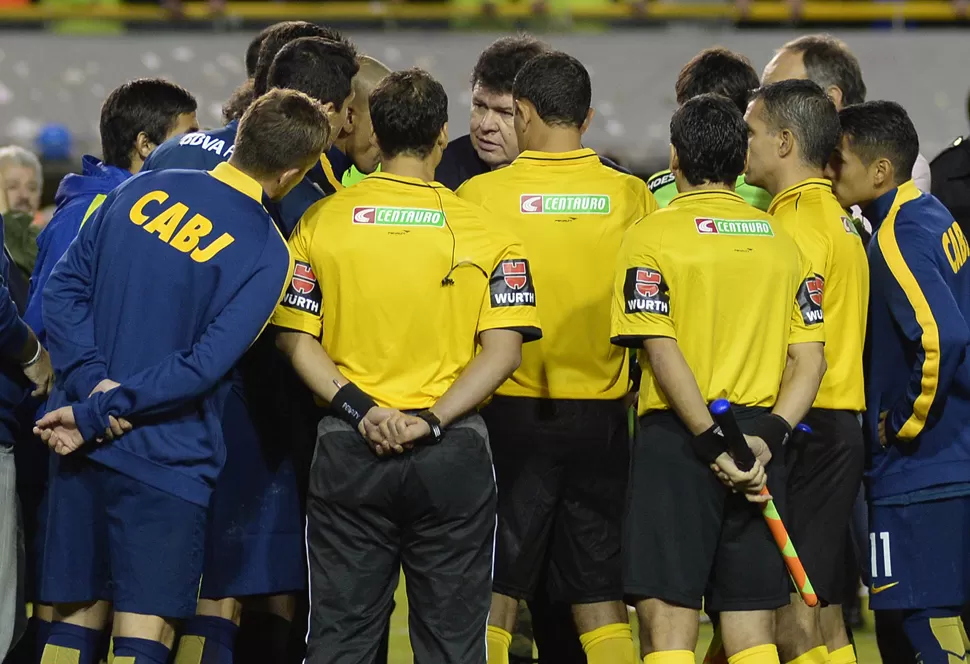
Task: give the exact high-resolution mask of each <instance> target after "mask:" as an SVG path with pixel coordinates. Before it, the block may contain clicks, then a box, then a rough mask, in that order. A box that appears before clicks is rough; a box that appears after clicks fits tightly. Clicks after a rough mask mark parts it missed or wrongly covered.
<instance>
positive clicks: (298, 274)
mask: <svg viewBox="0 0 970 664" xmlns="http://www.w3.org/2000/svg"><path fill="white" fill-rule="evenodd" d="M322 302H323V291H322V290H321V289H320V284H318V283H317V277H316V275H314V274H313V269H311V268H310V264H309V263H304V262H303V261H296V262H295V264H294V266H293V278H292V279H290V283H289V285H288V286H287V287H286V294H285V295H283V305H284V306H287V307H290V308H292V309H297V310H299V311H302V312H304V313H308V314H313V315H314V316H319V315H320V305H321V303H322Z"/></svg>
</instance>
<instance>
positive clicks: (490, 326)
mask: <svg viewBox="0 0 970 664" xmlns="http://www.w3.org/2000/svg"><path fill="white" fill-rule="evenodd" d="M496 256H497V260H496V261H495V264H494V265H493V266H492V273H491V275H490V276H489V279H488V288H487V289H486V290H485V295H484V297H483V298H482V306H481V309H480V311H479V314H478V331H479V332H484V331H485V330H497V329H508V330H515V331H516V332H520V333H521V334H522V337H523V338H524V340H525V341H535V340H536V339H539V338H540V337H542V328H541V326H540V325H539V313H538V310H537V309H536V291H535V284H534V282H533V280H532V272H531V270H530V267H529V259H528V258H526V256H525V251H524V250H523V248H522V245H521V244H518V243H517V242H516V243H513V244H509V245H506V247H505V248H504V249H503V250H502V251H500V252H498V253H497V254H496Z"/></svg>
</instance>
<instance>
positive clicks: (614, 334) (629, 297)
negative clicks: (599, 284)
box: [610, 222, 677, 348]
mask: <svg viewBox="0 0 970 664" xmlns="http://www.w3.org/2000/svg"><path fill="white" fill-rule="evenodd" d="M641 224H642V222H641ZM641 224H637V225H636V226H634V227H633V228H632V229H630V231H629V232H628V233H627V234H626V237H624V239H623V246H622V247H621V248H620V256H619V259H618V262H617V267H616V275H615V277H614V280H613V306H612V313H611V319H610V336H611V338H612V340H613V343H614V344H616V345H618V346H628V347H632V348H639V347H640V346H641V345H642V343H643V340H644V338H646V337H670V338H671V339H676V338H677V333H676V331H675V329H674V321H673V319H671V317H670V286H669V284H668V282H667V278H666V277H665V276H664V272H663V268H664V266H663V265H662V264H661V260H660V239H659V236H660V235H661V234H660V233H656V232H646V231H645V229H644V228H643V227H642V225H641ZM668 276H670V275H668Z"/></svg>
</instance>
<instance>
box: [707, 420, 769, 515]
mask: <svg viewBox="0 0 970 664" xmlns="http://www.w3.org/2000/svg"><path fill="white" fill-rule="evenodd" d="M744 438H745V442H747V443H748V447H750V448H751V451H752V452H753V453H754V455H755V462H754V466H752V467H751V469H750V470H748V471H747V472H743V471H742V470H741V469H740V468H738V466H737V464H736V463H735V462H734V458H733V457H732V456H731V455H730V454H728V453H727V452H725V453H723V454H721V455H720V456H719V457H718V458H717V459H716V460H715V462H714V463H712V464H711V470H713V471H714V473H715V474H716V475H717V477H718V479H719V480H721V482H722V483H723V484H724V485H725V486H727V487H728V488H729V489H731V490H732V491H734V492H736V493H744V497H745V498H747V499H748V501H749V502H752V503H765V502H768V501H769V500H771V495H767V494H762V493H761V491H762V489H764V487H765V484H766V483H767V481H768V475H767V474H766V473H765V465H766V464H767V463H768V462H769V461H770V460H771V451H770V450H769V449H768V445H767V444H766V443H765V442H764V441H763V440H762V439H761V438H759V437H757V436H748V435H745V437H744Z"/></svg>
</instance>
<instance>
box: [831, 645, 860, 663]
mask: <svg viewBox="0 0 970 664" xmlns="http://www.w3.org/2000/svg"><path fill="white" fill-rule="evenodd" d="M829 664H856V658H855V648H853V647H852V646H851V645H848V646H845V647H843V648H839V649H838V650H836V651H834V652H830V653H829Z"/></svg>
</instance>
